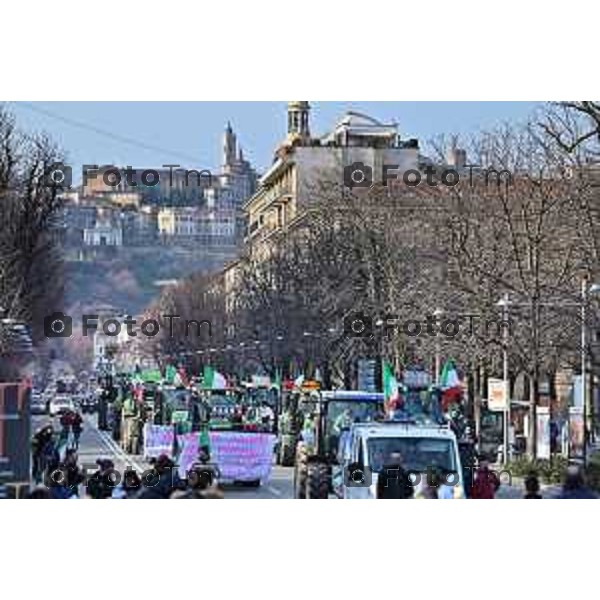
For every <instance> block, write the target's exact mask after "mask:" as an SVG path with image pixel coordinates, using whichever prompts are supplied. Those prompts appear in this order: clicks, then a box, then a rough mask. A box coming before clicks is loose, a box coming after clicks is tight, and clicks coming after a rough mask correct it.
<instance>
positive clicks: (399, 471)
mask: <svg viewBox="0 0 600 600" xmlns="http://www.w3.org/2000/svg"><path fill="white" fill-rule="evenodd" d="M413 496H414V489H413V486H412V484H411V482H410V479H409V476H408V473H407V472H406V471H405V470H404V468H403V466H402V455H401V454H400V453H399V452H392V453H391V454H390V460H389V462H388V463H387V464H386V465H384V466H383V467H382V469H381V471H380V473H379V476H378V477H377V499H378V500H407V499H409V498H412V497H413Z"/></svg>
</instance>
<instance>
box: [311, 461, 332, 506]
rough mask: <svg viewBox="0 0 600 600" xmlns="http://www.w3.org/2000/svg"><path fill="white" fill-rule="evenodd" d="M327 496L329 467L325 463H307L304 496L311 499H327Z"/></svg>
mask: <svg viewBox="0 0 600 600" xmlns="http://www.w3.org/2000/svg"><path fill="white" fill-rule="evenodd" d="M328 496H329V469H328V468H327V465H324V464H321V463H312V464H309V465H308V474H307V478H306V497H307V498H309V499H311V500H327V497H328Z"/></svg>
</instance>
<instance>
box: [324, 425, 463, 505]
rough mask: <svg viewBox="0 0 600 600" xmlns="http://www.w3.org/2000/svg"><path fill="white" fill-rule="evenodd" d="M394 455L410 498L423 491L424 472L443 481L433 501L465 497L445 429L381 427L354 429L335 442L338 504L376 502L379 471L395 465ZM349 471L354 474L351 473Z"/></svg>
mask: <svg viewBox="0 0 600 600" xmlns="http://www.w3.org/2000/svg"><path fill="white" fill-rule="evenodd" d="M397 455H400V456H401V457H402V458H401V464H402V468H403V469H404V470H405V471H407V472H408V473H409V474H410V481H411V483H412V484H413V487H414V492H415V497H419V495H420V494H421V492H422V490H423V489H424V488H425V487H426V485H427V472H428V469H429V470H433V469H435V470H436V471H437V472H440V471H441V472H443V473H444V474H445V475H447V476H446V482H447V484H446V485H444V486H440V489H439V492H438V497H443V498H451V499H458V498H464V497H465V492H464V482H463V475H462V467H461V462H460V455H459V452H458V443H457V441H456V436H455V435H454V432H453V431H452V430H451V429H450V428H449V427H447V426H440V425H435V424H417V423H414V422H396V421H383V422H377V423H359V424H354V425H352V427H351V428H350V429H349V430H348V431H347V432H345V434H344V435H343V437H342V438H341V439H340V445H339V451H338V460H339V465H338V467H337V469H336V473H334V475H333V479H334V491H335V493H336V495H337V496H338V498H344V499H371V500H373V499H376V498H377V480H378V478H379V477H380V476H381V472H382V467H383V466H384V465H390V464H395V460H394V457H396V456H397ZM351 465H358V466H359V468H358V469H352V470H351V469H350V466H351ZM360 467H362V474H361V468H360ZM344 471H345V472H344ZM354 471H356V472H354ZM351 479H354V481H353V482H351V481H350V480H351ZM361 479H362V482H361ZM369 479H370V480H371V481H370V485H368V484H369ZM349 483H350V485H348V484H349Z"/></svg>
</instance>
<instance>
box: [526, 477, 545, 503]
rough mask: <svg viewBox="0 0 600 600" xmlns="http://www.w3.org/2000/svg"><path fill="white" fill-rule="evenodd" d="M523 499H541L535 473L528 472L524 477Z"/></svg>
mask: <svg viewBox="0 0 600 600" xmlns="http://www.w3.org/2000/svg"><path fill="white" fill-rule="evenodd" d="M523 498H524V499H527V500H541V499H542V496H541V495H540V482H539V480H538V477H537V473H529V475H527V477H526V478H525V495H524V496H523Z"/></svg>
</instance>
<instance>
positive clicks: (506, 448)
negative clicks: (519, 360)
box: [498, 294, 510, 464]
mask: <svg viewBox="0 0 600 600" xmlns="http://www.w3.org/2000/svg"><path fill="white" fill-rule="evenodd" d="M508 305H509V299H508V294H504V296H503V298H502V299H501V300H500V301H499V302H498V306H501V307H502V321H503V323H504V324H505V326H504V327H503V330H502V381H503V382H504V437H503V442H504V443H503V448H504V452H503V456H504V464H507V463H508V459H509V456H510V437H509V428H510V397H509V396H510V394H509V391H510V386H509V384H508V327H506V323H507V322H508Z"/></svg>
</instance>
